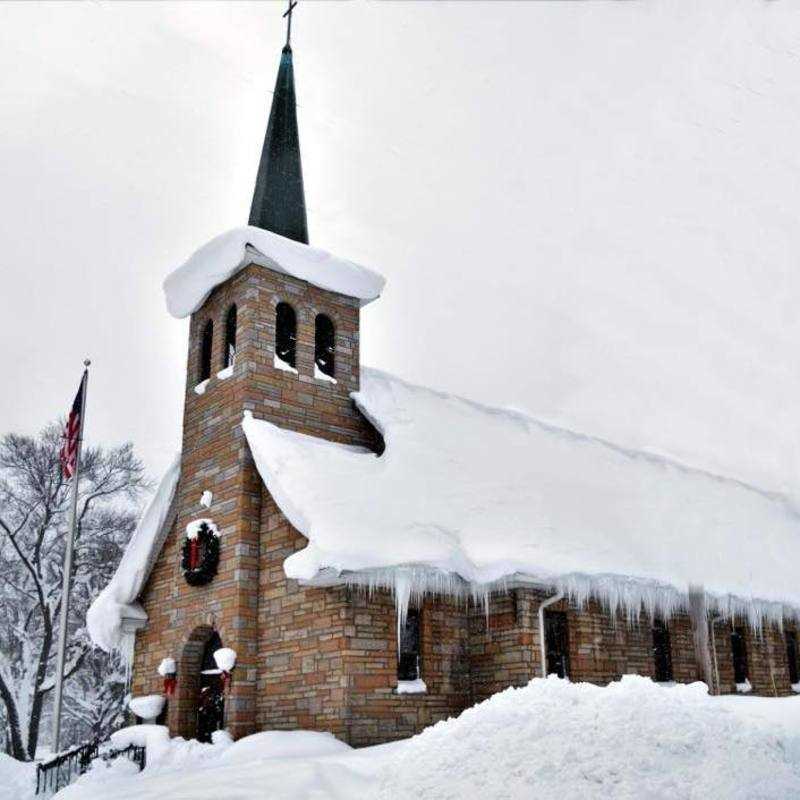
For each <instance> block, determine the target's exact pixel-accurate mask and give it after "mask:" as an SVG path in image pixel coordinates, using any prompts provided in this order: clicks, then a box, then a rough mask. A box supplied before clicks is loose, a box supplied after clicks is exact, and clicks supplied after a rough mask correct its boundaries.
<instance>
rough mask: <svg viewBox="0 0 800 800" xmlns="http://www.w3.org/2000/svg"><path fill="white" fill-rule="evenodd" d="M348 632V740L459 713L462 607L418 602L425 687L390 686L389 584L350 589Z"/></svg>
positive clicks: (463, 666)
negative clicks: (417, 690) (402, 690)
mask: <svg viewBox="0 0 800 800" xmlns="http://www.w3.org/2000/svg"><path fill="white" fill-rule="evenodd" d="M350 607H351V609H352V611H353V627H352V634H353V635H352V636H350V637H349V640H348V643H347V651H346V653H345V674H346V681H347V690H348V726H349V742H350V744H352V745H354V746H362V745H368V744H374V743H376V742H387V741H392V740H394V739H402V738H405V737H408V736H412V735H413V734H415V733H418V732H419V731H421V730H422V729H423V728H426V727H427V726H428V725H433V724H434V723H436V722H438V721H439V720H442V719H447V718H448V717H451V716H456V715H458V714H459V713H460V712H461V711H463V710H464V709H465V708H467V707H468V706H470V705H471V704H472V696H471V690H470V671H469V658H468V649H469V648H468V637H469V628H468V610H467V608H466V607H465V605H464V604H463V603H459V602H454V601H450V600H435V601H434V600H427V601H425V602H424V603H423V605H422V607H421V609H420V677H421V678H422V680H423V681H424V682H425V685H426V686H427V692H426V693H424V694H398V693H397V689H396V687H397V615H396V613H395V604H394V600H393V598H392V597H391V595H390V594H389V592H386V591H381V592H375V593H373V594H372V595H371V596H368V595H366V594H365V593H364V592H363V591H361V590H354V591H353V592H352V597H351V602H350Z"/></svg>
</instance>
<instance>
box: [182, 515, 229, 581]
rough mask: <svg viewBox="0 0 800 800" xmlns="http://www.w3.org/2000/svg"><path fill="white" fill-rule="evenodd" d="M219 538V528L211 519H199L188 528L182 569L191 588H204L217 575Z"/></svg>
mask: <svg viewBox="0 0 800 800" xmlns="http://www.w3.org/2000/svg"><path fill="white" fill-rule="evenodd" d="M219 536H220V533H219V531H218V530H217V526H216V525H215V524H214V523H213V522H212V521H211V520H210V519H198V520H195V521H194V522H190V523H189V524H188V525H187V526H186V539H184V542H183V553H182V557H181V569H182V570H183V577H184V578H185V579H186V583H188V584H189V585H190V586H203V585H205V584H206V583H209V582H210V581H211V580H213V578H214V576H215V575H216V574H217V567H218V566H219Z"/></svg>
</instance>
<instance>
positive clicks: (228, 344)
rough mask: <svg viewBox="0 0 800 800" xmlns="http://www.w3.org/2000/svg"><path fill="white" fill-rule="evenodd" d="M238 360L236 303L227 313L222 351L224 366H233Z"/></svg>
mask: <svg viewBox="0 0 800 800" xmlns="http://www.w3.org/2000/svg"><path fill="white" fill-rule="evenodd" d="M235 361H236V303H234V304H233V305H232V306H231V307H230V308H229V309H228V313H227V314H226V315H225V347H224V349H223V351H222V368H223V369H225V367H232V366H233V364H234V362H235Z"/></svg>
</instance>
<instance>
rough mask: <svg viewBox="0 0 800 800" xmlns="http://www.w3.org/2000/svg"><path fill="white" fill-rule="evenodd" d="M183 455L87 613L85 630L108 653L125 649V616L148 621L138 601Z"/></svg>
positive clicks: (156, 551) (152, 502) (161, 484)
mask: <svg viewBox="0 0 800 800" xmlns="http://www.w3.org/2000/svg"><path fill="white" fill-rule="evenodd" d="M180 466H181V460H180V455H177V456H176V457H175V460H174V461H173V463H172V465H171V466H170V468H169V469H168V470H167V472H166V473H165V475H164V477H163V478H162V479H161V483H160V484H159V487H158V490H157V491H156V494H155V497H153V499H152V501H151V502H150V505H149V506H148V507H147V509H146V511H145V512H144V514H142V517H141V519H140V520H139V524H138V525H137V526H136V530H135V531H134V532H133V536H131V539H130V541H129V542H128V546H127V547H126V548H125V552H124V553H123V555H122V560H121V561H120V562H119V566H118V567H117V570H116V572H115V573H114V577H113V578H112V579H111V581H110V582H109V584H108V586H106V587H105V589H103V591H102V592H100V594H99V595H98V596H97V597H96V598H95V600H94V602H93V603H92V605H91V606H90V607H89V611H88V612H87V613H86V627H87V629H88V631H89V636H91V638H92V641H93V642H94V643H95V644H96V645H97V646H98V647H101V648H102V649H103V650H105V651H107V652H108V651H110V650H114V649H119V648H120V647H121V645H122V618H123V616H127V617H134V618H139V619H146V616H145V614H144V611H143V610H142V609H141V607H140V606H138V604H136V599H137V598H138V597H139V593H140V592H141V590H142V587H143V586H144V583H145V581H146V580H147V576H148V574H149V570H150V566H151V563H152V559H153V558H154V557H155V556H156V555H157V554H158V549H159V547H160V545H161V542H160V541H159V534H160V533H161V531H162V529H163V526H164V523H165V522H166V519H167V514H168V512H169V508H170V505H171V504H172V498H173V497H174V496H175V489H176V487H177V485H178V476H179V475H180Z"/></svg>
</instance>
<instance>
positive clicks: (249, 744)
mask: <svg viewBox="0 0 800 800" xmlns="http://www.w3.org/2000/svg"><path fill="white" fill-rule="evenodd" d="M351 749H352V748H351V747H350V745H348V744H345V743H344V742H340V741H339V740H338V739H337V738H336V737H335V736H334V735H333V734H332V733H317V732H315V731H265V732H264V733H254V734H253V735H252V736H245V737H244V739H239V741H238V742H234V744H233V745H231V747H229V748H228V749H227V750H226V751H225V753H223V754H222V756H221V757H220V761H221V762H222V763H225V764H234V763H235V764H244V763H246V762H249V761H260V760H262V759H267V758H316V757H318V756H333V755H341V754H342V753H346V752H348V751H349V750H351Z"/></svg>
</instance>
